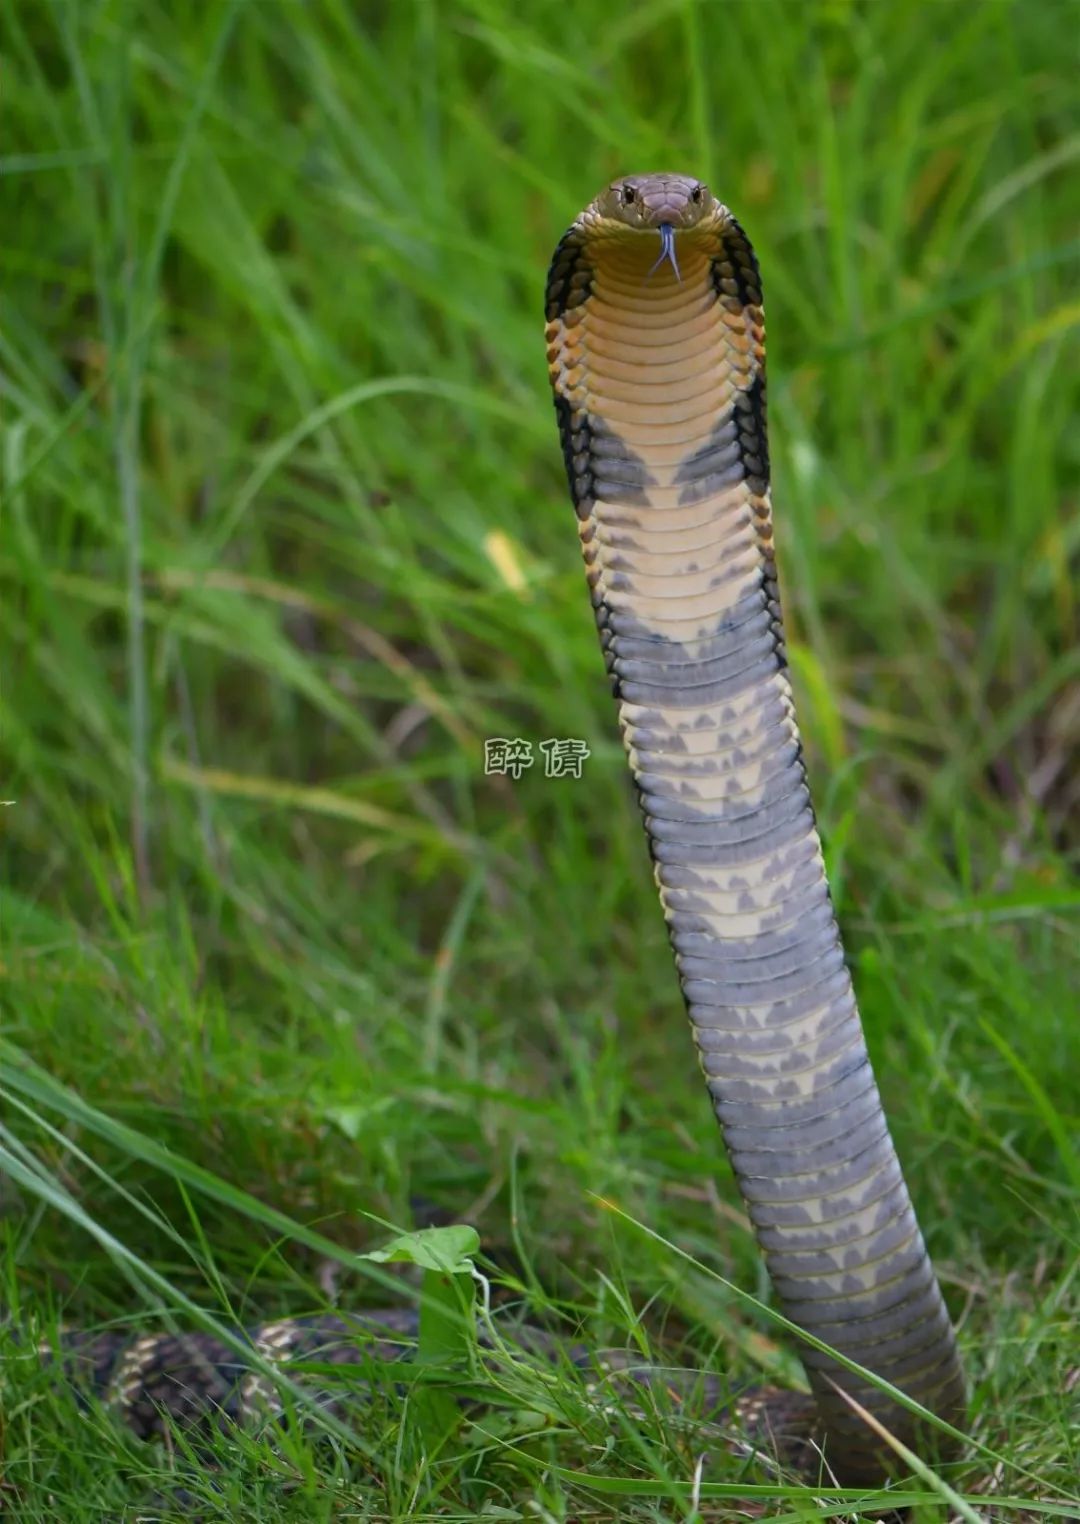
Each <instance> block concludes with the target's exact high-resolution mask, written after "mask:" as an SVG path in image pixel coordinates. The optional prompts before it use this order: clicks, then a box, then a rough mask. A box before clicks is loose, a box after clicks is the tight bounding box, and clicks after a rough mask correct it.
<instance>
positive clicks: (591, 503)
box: [546, 174, 965, 1484]
mask: <svg viewBox="0 0 1080 1524" xmlns="http://www.w3.org/2000/svg"><path fill="white" fill-rule="evenodd" d="M546 316H547V330H546V336H547V355H548V362H549V366H550V375H551V384H552V388H553V391H554V396H555V408H556V412H557V415H558V422H559V429H560V432H561V436H562V447H563V453H564V457H565V461H566V470H567V475H568V478H569V482H570V492H571V495H572V498H573V502H574V506H575V508H576V510H577V515H578V527H579V532H580V536H581V545H582V549H583V551H584V556H585V565H586V570H587V575H588V583H589V588H590V590H591V594H592V603H593V608H594V610H595V614H596V623H597V626H598V629H599V633H600V642H601V646H602V648H603V652H604V657H605V660H606V663H607V669H608V673H609V675H610V678H611V683H612V688H613V690H614V694H615V698H616V701H617V704H618V714H619V723H620V726H621V729H622V734H623V739H624V742H625V745H626V751H627V755H628V757H629V761H630V767H631V770H632V773H633V777H634V782H635V784H636V787H637V791H638V797H639V800H640V804H641V809H642V813H643V815H644V820H645V829H646V833H647V836H648V844H649V849H650V852H651V855H652V861H653V866H654V874H655V879H656V884H657V888H658V889H659V893H660V899H661V902H662V904H663V909H664V914H665V917H666V919H667V924H668V928H669V932H670V936H671V942H672V946H673V948H674V952H675V961H676V964H677V967H678V974H679V980H680V982H681V985H682V992H683V995H684V997H685V1000H686V1006H687V1010H688V1012H689V1016H690V1022H691V1026H692V1028H693V1034H694V1039H695V1041H696V1044H697V1049H698V1053H699V1056H700V1060H701V1066H702V1069H703V1071H704V1074H705V1079H706V1083H707V1085H708V1090H709V1094H710V1096H711V1098H712V1103H713V1108H714V1110H715V1112H716V1115H717V1118H718V1119H719V1122H720V1125H721V1128H722V1130H723V1136H724V1140H725V1143H726V1146H727V1149H728V1152H729V1154H730V1157H731V1162H732V1165H733V1167H734V1171H735V1175H736V1178H737V1180H738V1184H739V1189H740V1191H741V1192H742V1195H743V1198H744V1200H745V1203H746V1207H747V1211H748V1212H749V1215H750V1218H751V1220H752V1222H753V1224H754V1229H755V1232H756V1235H757V1238H758V1242H759V1244H760V1246H761V1248H762V1250H763V1252H764V1255H765V1259H766V1261H767V1264H768V1268H769V1273H770V1275H771V1278H772V1283H773V1286H774V1288H775V1291H776V1295H777V1297H778V1299H779V1301H780V1304H781V1306H782V1309H783V1311H784V1313H785V1314H786V1316H787V1317H788V1318H790V1319H791V1320H792V1321H793V1322H794V1323H796V1324H797V1325H799V1327H800V1328H802V1329H804V1330H806V1331H807V1332H809V1333H810V1334H812V1335H814V1336H816V1337H817V1338H818V1339H819V1340H822V1341H824V1342H825V1343H827V1344H829V1345H830V1346H832V1347H833V1348H834V1349H836V1350H839V1351H840V1352H841V1353H842V1354H844V1355H845V1356H847V1357H848V1358H849V1359H851V1360H853V1361H856V1362H858V1364H860V1365H862V1366H864V1367H866V1368H867V1369H868V1370H870V1371H872V1372H873V1373H874V1374H875V1375H876V1376H878V1377H881V1378H884V1379H885V1380H887V1381H888V1382H890V1383H891V1384H892V1385H894V1386H896V1387H898V1388H899V1389H900V1390H901V1391H903V1392H905V1393H906V1394H908V1395H909V1396H910V1397H913V1398H915V1399H917V1400H918V1401H919V1402H920V1403H922V1404H923V1405H924V1406H925V1407H927V1408H929V1409H930V1410H931V1411H933V1412H935V1413H937V1414H938V1415H940V1416H942V1417H944V1418H946V1419H948V1420H949V1421H951V1422H954V1423H956V1422H959V1421H961V1420H962V1416H963V1413H964V1406H965V1395H964V1380H963V1375H962V1371H961V1368H960V1363H959V1360H958V1356H957V1352H956V1344H955V1338H954V1334H953V1330H952V1326H951V1324H950V1321H949V1317H948V1313H947V1311H946V1308H945V1305H944V1301H943V1299H942V1296H941V1292H940V1289H939V1287H938V1283H937V1279H936V1277H935V1274H934V1271H933V1267H932V1265H931V1264H930V1261H929V1258H928V1255H927V1252H926V1247H925V1245H924V1243H923V1239H922V1235H921V1233H920V1231H919V1227H918V1225H917V1223H916V1221H915V1215H914V1212H913V1210H912V1206H911V1201H910V1199H909V1196H908V1191H907V1188H906V1186H905V1183H904V1179H903V1176H902V1174H901V1170H900V1165H899V1162H898V1160H897V1157H896V1152H895V1150H894V1148H893V1144H892V1140H891V1138H890V1136H889V1130H888V1126H887V1124H886V1121H885V1116H884V1113H883V1111H882V1107H881V1101H880V1099H879V1096H878V1091H877V1087H876V1084H875V1081H874V1076H873V1073H872V1072H871V1068H870V1063H869V1059H868V1057H867V1051H866V1045H865V1042H864V1039H863V1033H862V1028H861V1024H860V1021H859V1015H858V1011H857V1009H856V1005H855V997H854V993H853V990H852V983H851V978H850V975H849V973H848V970H847V967H846V965H845V961H844V952H843V948H842V945H841V940H840V931H839V927H838V925H837V921H836V916H835V913H834V910H833V906H832V901H831V897H830V893H829V888H828V884H827V882H826V876H825V867H824V861H823V858H822V852H821V844H820V841H819V838H818V833H817V829H816V825H815V819H814V812H813V808H812V805H811V800H810V794H809V790H808V787H807V781H806V773H805V769H804V766H803V758H802V751H801V747H800V741H799V730H798V725H797V723H796V718H795V712H794V707H793V702H792V691H791V686H790V683H789V680H788V669H787V660H786V656H785V648H784V625H783V619H782V616H781V607H780V597H779V591H778V587H777V571H776V560H775V555H774V549H773V527H772V510H771V506H770V497H769V447H768V436H767V430H766V416H765V325H764V317H763V311H762V295H761V278H760V274H759V270H758V263H757V259H756V257H755V255H754V251H753V249H752V248H751V245H750V241H749V239H748V238H747V236H746V234H745V232H744V231H743V229H742V228H741V226H740V225H739V223H738V222H737V221H736V220H735V218H734V217H733V216H732V214H731V212H730V211H729V210H728V209H727V207H725V206H723V205H722V204H721V203H720V202H719V201H717V200H716V198H715V197H714V196H713V195H712V194H711V193H710V192H709V190H708V189H707V187H706V186H705V185H703V184H702V183H701V182H700V181H698V180H695V179H692V178H687V177H686V176H683V175H674V174H650V175H631V176H629V177H626V178H624V179H621V180H618V181H616V182H615V183H614V184H612V185H611V186H609V187H608V189H606V190H605V191H603V192H602V193H601V194H600V195H599V196H598V197H597V199H596V200H595V201H593V202H592V203H591V204H590V205H589V206H588V207H586V209H585V210H584V211H583V212H582V213H581V215H580V216H579V217H578V218H577V220H576V221H575V222H574V224H573V225H572V226H571V227H570V229H569V230H568V232H567V233H566V234H565V236H564V237H563V238H562V240H561V242H560V243H559V245H558V248H557V249H556V251H555V255H554V258H553V260H552V263H551V268H550V273H549V276H548V284H547V308H546ZM800 1354H801V1357H802V1359H803V1362H804V1364H805V1366H806V1369H807V1374H808V1376H809V1379H810V1383H811V1386H812V1389H813V1391H814V1393H815V1396H816V1399H817V1405H818V1416H819V1420H820V1425H821V1429H822V1431H823V1434H824V1443H825V1459H826V1462H827V1464H828V1466H829V1468H830V1469H831V1470H832V1471H833V1472H834V1473H835V1474H836V1475H837V1476H838V1477H839V1479H840V1480H842V1481H852V1482H855V1483H860V1484H861V1483H862V1482H865V1481H871V1482H872V1481H875V1480H880V1479H881V1477H882V1474H883V1468H884V1466H885V1463H886V1457H887V1456H888V1454H889V1452H888V1450H887V1449H886V1448H885V1447H884V1446H883V1443H882V1441H881V1440H880V1439H879V1438H878V1437H877V1436H876V1434H875V1432H874V1431H873V1430H872V1429H871V1428H870V1427H869V1426H867V1425H866V1424H865V1422H864V1421H863V1419H862V1418H860V1417H859V1416H858V1415H857V1413H856V1412H855V1411H854V1410H853V1408H852V1406H851V1405H850V1404H849V1403H848V1402H847V1401H846V1400H845V1398H844V1396H843V1395H842V1393H843V1392H847V1393H850V1394H851V1396H853V1397H854V1398H855V1399H857V1401H858V1403H859V1404H861V1405H862V1406H863V1407H864V1408H866V1409H868V1410H869V1411H870V1412H871V1413H872V1414H873V1415H875V1416H876V1417H877V1419H878V1420H879V1421H880V1422H881V1423H882V1424H883V1425H885V1426H886V1427H887V1428H888V1429H889V1430H890V1431H891V1432H892V1433H893V1434H894V1435H896V1436H897V1437H899V1438H900V1439H902V1440H905V1441H907V1442H909V1443H911V1442H913V1441H914V1442H916V1443H921V1444H923V1445H924V1446H927V1447H929V1446H930V1445H931V1444H932V1442H934V1440H935V1436H933V1435H929V1434H927V1433H926V1432H924V1431H923V1430H922V1429H920V1426H919V1425H918V1424H916V1423H913V1422H912V1418H911V1414H910V1411H909V1410H908V1409H906V1408H905V1407H903V1406H902V1405H901V1404H899V1403H897V1402H896V1400H895V1399H894V1398H891V1397H889V1396H888V1395H887V1394H883V1393H882V1391H881V1390H880V1388H878V1387H876V1386H874V1385H873V1384H871V1383H869V1382H867V1381H866V1380H865V1379H862V1378H859V1377H858V1376H856V1375H854V1374H853V1373H851V1372H849V1370H848V1369H847V1368H846V1367H845V1366H843V1365H842V1364H840V1363H839V1362H838V1361H837V1360H835V1359H833V1358H831V1357H830V1356H827V1355H825V1354H823V1353H822V1352H820V1351H819V1350H817V1349H815V1348H813V1347H812V1346H810V1345H808V1344H806V1343H802V1344H801V1347H800ZM838 1388H839V1389H841V1390H838ZM926 1427H928V1426H926ZM937 1449H938V1451H939V1453H940V1450H941V1446H940V1444H938V1445H937Z"/></svg>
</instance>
